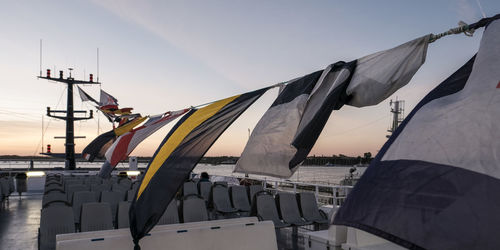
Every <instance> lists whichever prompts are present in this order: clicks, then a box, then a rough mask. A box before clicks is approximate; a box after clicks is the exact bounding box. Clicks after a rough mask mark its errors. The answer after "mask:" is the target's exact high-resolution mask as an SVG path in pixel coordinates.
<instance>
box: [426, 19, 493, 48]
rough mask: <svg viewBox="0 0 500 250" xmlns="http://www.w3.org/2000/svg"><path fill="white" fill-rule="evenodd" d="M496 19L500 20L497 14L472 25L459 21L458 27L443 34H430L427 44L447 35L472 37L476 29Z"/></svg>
mask: <svg viewBox="0 0 500 250" xmlns="http://www.w3.org/2000/svg"><path fill="white" fill-rule="evenodd" d="M497 19H500V14H497V15H495V16H492V17H488V18H483V19H481V20H479V21H478V22H476V23H473V24H466V23H465V22H463V21H460V22H458V27H455V28H451V29H449V30H447V31H445V32H443V33H439V34H431V36H430V38H429V43H433V42H435V41H436V40H438V39H440V38H442V37H444V36H447V35H454V34H460V33H464V34H465V35H466V36H472V35H473V34H474V31H476V29H478V28H481V27H484V26H486V25H488V24H489V23H490V22H492V21H494V20H497Z"/></svg>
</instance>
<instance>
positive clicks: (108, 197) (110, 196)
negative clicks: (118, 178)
mask: <svg viewBox="0 0 500 250" xmlns="http://www.w3.org/2000/svg"><path fill="white" fill-rule="evenodd" d="M124 198H125V196H124V194H123V193H121V192H112V191H103V192H102V193H101V200H100V201H101V202H107V203H109V205H110V206H111V215H112V216H113V221H116V212H117V211H118V203H120V201H123V200H124Z"/></svg>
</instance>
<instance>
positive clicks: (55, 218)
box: [39, 206, 75, 250]
mask: <svg viewBox="0 0 500 250" xmlns="http://www.w3.org/2000/svg"><path fill="white" fill-rule="evenodd" d="M74 232H75V223H74V221H73V210H72V209H71V207H68V206H50V207H47V208H44V209H42V212H41V215H40V232H39V244H40V250H45V249H55V248H56V235H57V234H64V233H74Z"/></svg>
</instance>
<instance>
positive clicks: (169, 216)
mask: <svg viewBox="0 0 500 250" xmlns="http://www.w3.org/2000/svg"><path fill="white" fill-rule="evenodd" d="M177 223H179V209H177V200H176V199H173V200H172V201H171V202H170V204H168V207H167V209H166V210H165V212H164V213H163V215H162V216H161V218H160V220H159V221H158V223H157V224H158V225H166V224H177Z"/></svg>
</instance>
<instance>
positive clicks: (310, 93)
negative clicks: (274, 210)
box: [234, 35, 429, 178]
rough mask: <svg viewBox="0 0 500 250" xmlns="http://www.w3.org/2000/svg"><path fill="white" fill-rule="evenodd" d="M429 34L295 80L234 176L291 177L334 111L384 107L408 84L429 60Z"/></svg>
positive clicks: (257, 130)
mask: <svg viewBox="0 0 500 250" xmlns="http://www.w3.org/2000/svg"><path fill="white" fill-rule="evenodd" d="M428 42H429V35H426V36H423V37H420V38H417V39H414V40H412V41H409V42H407V43H404V44H401V45H399V46H397V47H395V48H392V49H389V50H385V51H380V52H377V53H374V54H371V55H368V56H365V57H362V58H360V59H357V60H354V61H351V62H348V63H345V62H337V63H334V64H332V65H330V66H328V67H327V68H326V69H324V70H320V71H316V72H314V73H311V74H309V75H306V76H304V77H301V78H298V79H295V80H292V81H290V82H289V83H288V84H287V85H286V87H285V88H284V89H283V91H281V92H280V94H279V96H278V98H277V99H276V100H275V101H274V103H273V104H272V105H271V107H270V108H269V110H267V112H266V113H265V114H264V116H263V117H262V118H261V119H260V120H259V122H258V123H257V125H256V126H255V129H254V130H253V132H252V135H251V136H250V139H249V140H248V143H247V145H246V146H245V149H244V150H243V153H242V154H241V157H240V159H239V160H238V162H237V163H236V167H235V168H234V171H235V172H240V173H247V174H248V173H251V174H260V175H269V176H274V177H279V178H290V177H291V176H292V175H293V173H294V172H295V171H296V170H297V168H298V166H299V164H300V163H302V162H303V161H304V160H305V159H306V157H307V155H308V154H309V152H310V151H311V149H312V148H313V146H314V144H315V143H316V140H317V139H318V137H319V135H320V134H321V131H322V130H323V128H324V126H325V124H326V122H327V121H328V119H329V118H330V115H331V113H332V111H333V110H337V109H340V108H341V107H342V106H343V105H345V104H347V105H351V106H356V107H364V106H370V105H375V104H378V103H380V102H381V101H383V100H385V99H386V98H387V97H389V96H390V95H391V94H392V93H394V92H395V91H396V90H398V89H399V88H401V87H402V86H404V85H406V84H407V83H408V82H409V81H410V80H411V78H412V77H413V75H414V74H415V73H416V72H417V70H418V69H419V68H420V66H421V65H422V64H423V63H424V61H425V56H426V53H427V45H428Z"/></svg>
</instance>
